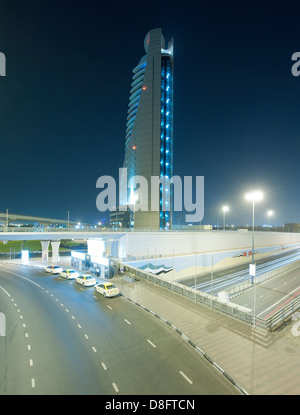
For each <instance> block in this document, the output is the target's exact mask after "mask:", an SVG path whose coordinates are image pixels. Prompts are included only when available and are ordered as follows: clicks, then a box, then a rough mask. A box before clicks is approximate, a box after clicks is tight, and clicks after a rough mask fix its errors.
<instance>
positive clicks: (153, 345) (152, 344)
mask: <svg viewBox="0 0 300 415" xmlns="http://www.w3.org/2000/svg"><path fill="white" fill-rule="evenodd" d="M147 342H148V343H149V344H151V346H152V347H154V349H156V346H155V344H154V343H152V341H151V340H149V339H147Z"/></svg>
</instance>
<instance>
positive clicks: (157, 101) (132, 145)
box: [120, 29, 174, 229]
mask: <svg viewBox="0 0 300 415" xmlns="http://www.w3.org/2000/svg"><path fill="white" fill-rule="evenodd" d="M144 47H145V52H146V55H145V56H143V57H142V59H141V60H140V62H139V64H138V65H137V66H136V67H135V68H134V69H133V76H132V84H131V90H130V98H129V105H128V116H127V124H126V136H125V160H124V166H123V167H126V168H127V178H128V181H129V180H130V178H133V177H135V176H143V177H144V178H145V179H146V180H147V182H148V184H149V186H148V190H147V191H148V194H146V193H144V194H143V193H142V191H141V193H140V196H141V197H145V198H148V199H147V200H148V201H149V209H148V211H139V210H137V211H136V212H134V215H133V217H134V227H135V228H143V229H170V228H171V226H172V195H170V197H166V196H168V195H166V194H165V192H172V190H171V189H168V188H167V187H165V186H164V185H163V184H161V185H160V189H159V206H160V207H159V210H158V211H151V206H150V201H151V187H150V184H151V177H153V176H158V177H160V178H161V177H163V176H165V177H167V178H170V177H172V175H173V72H174V69H173V40H171V42H169V44H168V48H165V40H164V37H163V35H162V31H161V29H153V30H150V32H148V33H147V35H146V37H145V41H144ZM134 190H135V183H131V186H130V189H129V192H128V200H127V201H120V204H133V203H138V202H137V201H134V200H132V195H133V193H134ZM152 196H153V195H152ZM164 197H166V199H165V200H168V202H166V203H167V206H164V208H163V198H164Z"/></svg>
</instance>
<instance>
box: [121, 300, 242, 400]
mask: <svg viewBox="0 0 300 415" xmlns="http://www.w3.org/2000/svg"><path fill="white" fill-rule="evenodd" d="M121 295H122V296H123V297H124V298H126V299H127V300H129V301H131V302H132V303H134V304H135V305H137V306H139V307H141V308H142V309H144V310H145V311H147V312H148V313H150V314H152V315H153V316H154V317H156V318H158V319H159V320H161V321H162V322H164V323H165V324H167V325H168V326H170V327H171V328H172V329H173V330H174V331H175V332H176V333H177V334H179V336H180V337H182V338H183V339H184V340H185V341H186V342H187V343H189V344H190V345H191V346H192V347H193V348H194V349H195V350H196V351H197V352H198V353H200V354H201V356H202V357H204V358H205V359H206V360H207V361H208V362H209V363H210V364H211V365H212V366H214V368H215V369H217V370H218V372H220V373H221V374H222V375H223V376H225V378H226V379H227V380H229V382H230V383H231V384H232V385H233V386H234V387H235V388H237V389H238V390H239V391H240V392H241V393H242V394H243V395H249V394H248V392H247V391H246V390H245V389H244V388H242V387H241V386H239V384H238V383H237V382H236V381H235V380H234V379H233V378H232V377H231V376H230V375H229V373H227V372H226V371H225V370H224V369H222V368H221V367H220V366H219V365H218V364H217V363H216V362H215V361H214V360H213V359H212V358H211V357H210V356H209V355H208V354H207V353H205V352H204V351H203V350H201V349H200V347H198V346H197V345H196V344H195V343H194V342H193V341H192V340H191V339H189V338H188V337H187V336H186V335H185V334H184V333H183V332H182V331H181V330H179V329H178V328H177V327H176V326H175V325H174V324H173V323H171V322H170V321H168V320H166V319H165V318H164V317H162V316H160V315H159V314H157V313H156V312H155V311H153V310H150V309H149V308H148V307H146V306H144V305H143V304H140V303H138V302H137V301H136V300H133V299H132V298H130V297H127V296H126V295H124V294H123V293H122V294H121Z"/></svg>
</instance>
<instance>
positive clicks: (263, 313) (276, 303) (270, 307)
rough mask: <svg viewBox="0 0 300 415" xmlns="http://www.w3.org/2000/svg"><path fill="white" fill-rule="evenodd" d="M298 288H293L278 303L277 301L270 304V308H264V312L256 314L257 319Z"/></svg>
mask: <svg viewBox="0 0 300 415" xmlns="http://www.w3.org/2000/svg"><path fill="white" fill-rule="evenodd" d="M299 288H300V287H297V288H295V289H294V290H293V291H291V292H290V293H288V294H287V295H286V296H284V297H282V298H281V299H280V300H279V301H277V302H276V303H274V304H272V305H271V306H270V307H268V308H266V309H265V310H264V311H262V312H261V313H259V314H257V317H259V316H261V315H262V314H264V313H265V312H266V311H268V310H270V308H273V307H274V306H275V305H277V304H278V303H280V302H282V300H284V299H285V298H286V297H288V296H290V295H291V294H292V293H293V292H294V291H297V290H299Z"/></svg>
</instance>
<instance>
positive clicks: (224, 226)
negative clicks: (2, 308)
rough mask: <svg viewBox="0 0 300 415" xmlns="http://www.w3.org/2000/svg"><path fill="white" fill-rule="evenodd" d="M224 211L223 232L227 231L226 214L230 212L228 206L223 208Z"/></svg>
mask: <svg viewBox="0 0 300 415" xmlns="http://www.w3.org/2000/svg"><path fill="white" fill-rule="evenodd" d="M222 210H223V230H224V231H225V229H226V222H225V213H226V212H228V206H223V208H222Z"/></svg>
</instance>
